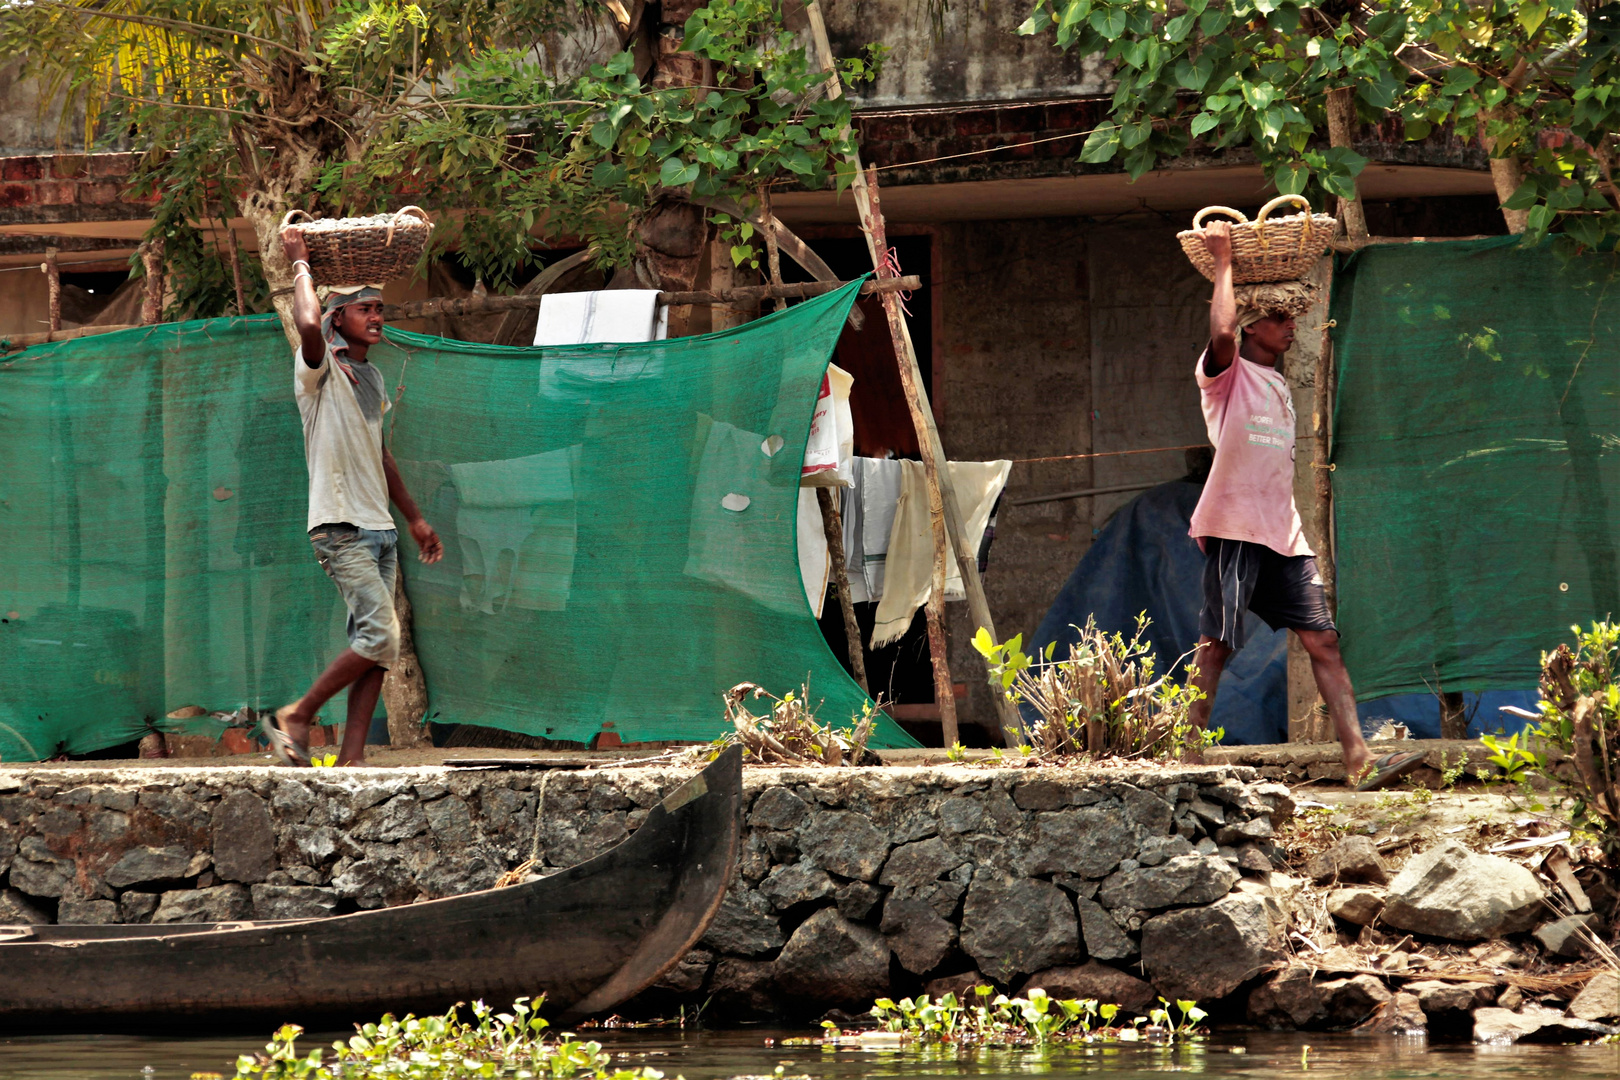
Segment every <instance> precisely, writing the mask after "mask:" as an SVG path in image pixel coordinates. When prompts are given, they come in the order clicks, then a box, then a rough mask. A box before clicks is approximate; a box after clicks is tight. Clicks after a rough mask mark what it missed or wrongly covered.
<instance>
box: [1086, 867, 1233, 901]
mask: <svg viewBox="0 0 1620 1080" xmlns="http://www.w3.org/2000/svg"><path fill="white" fill-rule="evenodd" d="M1238 877H1239V874H1238V872H1237V871H1236V870H1234V869H1233V868H1232V865H1231V864H1230V863H1228V862H1227V861H1226V860H1225V859H1222V858H1220V857H1218V856H1210V855H1178V856H1176V857H1175V858H1173V859H1168V860H1166V861H1165V862H1164V863H1162V864H1160V865H1159V866H1143V867H1139V868H1137V869H1135V870H1120V871H1118V872H1117V873H1114V874H1111V875H1109V877H1108V880H1106V881H1104V882H1103V884H1102V891H1101V892H1100V893H1099V894H1098V895H1099V896H1100V898H1101V899H1102V905H1103V907H1105V908H1126V909H1128V910H1131V911H1158V910H1161V909H1163V908H1167V907H1186V906H1189V905H1193V904H1208V903H1212V902H1213V901H1215V900H1218V899H1220V898H1221V897H1223V896H1225V895H1226V894H1227V893H1228V892H1230V891H1231V890H1232V886H1233V885H1235V884H1237V881H1238Z"/></svg>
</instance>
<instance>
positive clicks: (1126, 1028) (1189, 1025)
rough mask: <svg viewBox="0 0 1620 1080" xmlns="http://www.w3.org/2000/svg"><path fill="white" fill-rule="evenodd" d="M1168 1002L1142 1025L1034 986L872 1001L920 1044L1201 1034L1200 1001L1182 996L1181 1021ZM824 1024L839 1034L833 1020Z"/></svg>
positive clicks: (881, 1015)
mask: <svg viewBox="0 0 1620 1080" xmlns="http://www.w3.org/2000/svg"><path fill="white" fill-rule="evenodd" d="M1161 1003H1162V1004H1164V1005H1165V1006H1166V1007H1165V1008H1161V1009H1155V1010H1153V1013H1152V1015H1151V1016H1150V1017H1149V1019H1150V1020H1151V1026H1150V1027H1148V1028H1146V1029H1145V1030H1143V1029H1141V1028H1140V1025H1141V1024H1142V1022H1143V1021H1142V1020H1140V1019H1139V1020H1137V1021H1136V1022H1135V1023H1133V1024H1128V1025H1123V1026H1120V1025H1116V1021H1117V1020H1119V1019H1120V1012H1121V1010H1120V1007H1119V1006H1118V1005H1112V1004H1106V1003H1101V1002H1098V1001H1096V1000H1095V999H1092V998H1054V997H1052V996H1051V995H1050V994H1048V993H1047V992H1046V991H1045V990H1042V989H1040V988H1038V987H1037V988H1032V989H1030V990H1029V992H1028V993H1027V995H1026V996H1024V997H1008V996H1007V995H1006V994H999V993H997V992H996V990H995V988H994V987H991V986H976V987H974V988H973V990H972V991H970V992H969V994H968V996H967V998H966V999H965V1000H962V999H958V998H957V996H956V995H955V994H950V993H947V994H943V995H941V996H940V997H939V998H937V999H933V998H930V997H929V996H928V995H927V994H922V995H919V996H918V997H916V998H901V999H900V1000H899V1001H895V1000H893V999H891V998H878V999H877V1001H876V1002H875V1003H874V1004H873V1006H872V1015H873V1016H874V1017H876V1018H877V1020H878V1023H879V1025H880V1026H881V1029H882V1030H883V1031H887V1032H892V1033H895V1034H898V1035H901V1036H902V1037H904V1038H905V1039H907V1040H909V1041H912V1042H915V1043H918V1044H942V1043H981V1044H982V1043H990V1044H1000V1045H1029V1044H1033V1045H1036V1046H1042V1045H1045V1044H1047V1043H1051V1042H1064V1041H1084V1042H1089V1041H1094V1040H1097V1039H1102V1040H1118V1041H1122V1042H1131V1041H1135V1040H1137V1039H1139V1038H1142V1037H1144V1036H1146V1037H1149V1038H1153V1037H1157V1038H1158V1039H1160V1040H1163V1041H1172V1040H1175V1039H1184V1038H1188V1037H1190V1036H1191V1035H1193V1034H1194V1033H1195V1030H1196V1028H1197V1025H1198V1022H1199V1021H1200V1020H1202V1019H1203V1018H1204V1012H1203V1010H1202V1009H1199V1008H1198V1005H1197V1003H1196V1002H1192V1001H1178V1002H1176V1006H1177V1008H1178V1009H1179V1010H1180V1013H1181V1016H1180V1019H1179V1021H1175V1020H1172V1019H1171V1017H1170V1013H1169V1009H1168V1003H1164V1002H1162V999H1161ZM822 1026H823V1027H824V1028H826V1029H828V1031H829V1034H832V1035H835V1036H836V1035H837V1034H838V1027H837V1025H836V1024H834V1023H832V1022H831V1021H826V1022H824V1023H823V1024H822Z"/></svg>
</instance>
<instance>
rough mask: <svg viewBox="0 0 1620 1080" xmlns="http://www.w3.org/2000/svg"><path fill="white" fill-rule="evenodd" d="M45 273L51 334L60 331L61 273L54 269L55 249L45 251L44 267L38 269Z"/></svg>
mask: <svg viewBox="0 0 1620 1080" xmlns="http://www.w3.org/2000/svg"><path fill="white" fill-rule="evenodd" d="M40 269H41V270H43V271H45V285H46V288H47V289H48V290H49V291H50V328H51V333H53V334H54V333H57V332H58V331H60V330H61V329H62V271H60V270H58V269H57V267H56V248H55V247H54V246H53V247H48V248H46V249H45V265H44V266H42V267H40Z"/></svg>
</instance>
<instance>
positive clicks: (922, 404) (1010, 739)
mask: <svg viewBox="0 0 1620 1080" xmlns="http://www.w3.org/2000/svg"><path fill="white" fill-rule="evenodd" d="M805 14H806V15H808V16H809V18H810V31H811V34H812V35H813V37H814V41H815V47H816V54H817V63H818V64H819V65H820V67H821V69H822V70H823V71H827V72H832V73H833V74H832V77H831V78H829V79H828V80H827V94H828V96H829V97H834V98H837V97H842V96H843V94H844V88H843V85H842V82H841V81H840V79H839V78H838V75H837V67H836V65H835V64H834V63H833V54H832V44H831V42H830V41H829V40H828V38H827V23H826V20H825V19H823V18H822V14H821V6H820V4H819V3H817V0H808V2H807V3H806V4H805ZM849 162H850V164H851V165H852V166H853V167H854V169H855V176H854V181H853V184H852V185H851V186H852V189H853V191H854V194H855V206H856V209H857V210H858V211H859V212H860V215H861V227H862V230H863V231H864V232H865V233H866V243H867V248H868V250H869V252H870V254H871V256H872V265H873V266H874V267H875V268H877V271H878V277H879V279H880V280H883V279H888V278H889V277H890V276H891V275H892V271H890V270H888V269H887V268H886V266H885V263H886V260H885V258H884V256H885V254H886V253H887V251H888V247H887V237H886V235H885V234H884V229H883V212H882V208H881V206H880V205H879V201H878V193H877V182H876V180H875V179H873V178H869V177H868V176H867V175H866V173H865V172H864V171H863V170H862V169H861V161H860V153H859V151H853V152H851V154H850V156H849ZM874 176H875V174H874ZM874 230H875V231H874ZM882 296H883V311H884V314H885V315H887V316H888V320H889V331H890V335H891V337H892V338H893V339H894V344H895V358H896V359H897V360H898V361H899V365H900V381H901V385H902V386H903V387H904V389H905V394H906V405H907V407H908V408H909V409H910V411H911V419H912V423H913V424H914V425H915V426H916V428H917V435H918V439H917V442H918V444H919V446H920V447H921V448H922V458H923V470H924V473H925V474H926V475H927V477H928V488H929V493H928V494H929V512H930V516H932V515H933V514H934V513H935V512H937V511H943V516H944V523H945V528H946V529H947V530H948V532H949V534H950V536H951V537H953V538H954V540H955V543H954V544H953V545H952V546H953V548H954V550H955V553H956V561H957V566H958V568H959V569H960V571H961V574H962V586H963V589H964V591H965V592H966V593H967V603H968V612H969V614H970V615H971V617H972V619H973V622H974V623H975V624H976V625H977V626H979V627H981V628H983V629H984V630H985V631H986V632H987V633H989V634H990V636H991V637H995V636H996V628H995V625H994V623H993V621H992V620H991V617H990V603H989V601H988V600H987V599H986V598H985V595H984V582H983V581H982V580H980V578H979V561H978V552H977V551H975V550H973V549H972V548H970V547H969V545H968V544H967V529H966V528H965V527H964V525H963V522H962V510H961V506H960V505H959V504H958V502H957V500H956V485H955V484H954V483H952V482H951V476H950V470H949V469H948V468H941V467H940V464H941V463H942V462H944V461H945V460H946V458H945V450H944V447H943V445H942V444H941V443H940V438H939V429H938V428H937V426H936V425H935V423H934V413H933V409H932V408H931V407H930V406H929V404H928V396H927V391H926V390H925V389H924V388H923V386H922V372H921V369H920V368H919V367H918V365H917V351H916V349H915V348H914V347H913V345H912V343H911V330H910V328H908V327H907V326H906V321H905V316H904V313H903V312H902V311H901V308H900V298H899V296H897V295H896V294H894V293H883V294H882ZM936 499H937V501H936ZM936 535H937V533H936ZM937 548H938V542H936V550H937ZM986 678H987V679H988V672H986ZM991 692H992V700H993V701H995V703H996V714H997V716H998V717H999V719H1000V720H1001V727H1002V731H1001V737H1002V739H1003V741H1004V742H1005V743H1006V744H1007V745H1009V746H1011V745H1014V744H1015V743H1016V742H1019V741H1021V740H1022V734H1021V732H1022V730H1023V729H1022V727H1021V725H1020V724H1019V720H1018V713H1017V711H1016V710H1015V709H1014V708H1013V705H1012V702H1010V701H1008V700H1007V698H1006V695H1004V694H1003V693H1002V691H1001V687H1000V686H999V685H996V684H992V685H991ZM955 703H956V702H955V697H954V696H948V697H947V701H945V702H941V703H940V713H941V717H942V719H943V717H944V715H945V711H946V709H947V708H949V709H951V710H952V711H953V713H954V709H955ZM947 741H954V740H951V739H950V738H949V734H947Z"/></svg>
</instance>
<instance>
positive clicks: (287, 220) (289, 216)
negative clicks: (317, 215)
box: [276, 210, 315, 232]
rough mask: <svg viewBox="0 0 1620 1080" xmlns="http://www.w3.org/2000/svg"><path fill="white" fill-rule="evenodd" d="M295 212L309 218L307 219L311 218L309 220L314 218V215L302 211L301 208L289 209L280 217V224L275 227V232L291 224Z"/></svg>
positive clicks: (283, 229)
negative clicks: (285, 214) (284, 215)
mask: <svg viewBox="0 0 1620 1080" xmlns="http://www.w3.org/2000/svg"><path fill="white" fill-rule="evenodd" d="M295 214H297V215H300V216H302V217H306V218H309V220H311V221H314V220H315V219H314V217H312V216H311V215H309V214H306V213H304V211H302V210H289V211H287V216H286V217H284V218H282V219H281V224H280V226H278V227H277V229H276V231H277V232H283V231H285V230H286V228H287V226H289V225H291V224H292V223H293V215H295Z"/></svg>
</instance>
